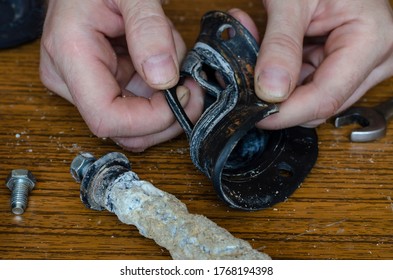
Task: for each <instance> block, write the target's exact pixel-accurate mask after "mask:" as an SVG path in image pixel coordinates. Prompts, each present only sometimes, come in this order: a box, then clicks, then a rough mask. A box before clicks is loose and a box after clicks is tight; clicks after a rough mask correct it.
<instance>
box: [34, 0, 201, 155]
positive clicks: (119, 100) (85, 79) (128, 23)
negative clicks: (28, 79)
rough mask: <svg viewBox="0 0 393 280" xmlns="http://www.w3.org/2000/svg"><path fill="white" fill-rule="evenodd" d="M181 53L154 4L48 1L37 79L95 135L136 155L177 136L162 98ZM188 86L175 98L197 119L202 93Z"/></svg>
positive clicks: (152, 0)
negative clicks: (64, 101) (73, 109)
mask: <svg viewBox="0 0 393 280" xmlns="http://www.w3.org/2000/svg"><path fill="white" fill-rule="evenodd" d="M185 52H186V48H185V44H184V42H183V40H182V39H181V37H180V35H179V33H178V32H177V31H176V30H175V29H174V27H173V26H172V23H171V22H170V21H169V20H168V18H167V17H166V16H165V15H164V12H163V10H162V7H161V1H159V0H95V1H79V0H56V1H49V6H48V12H47V17H46V21H45V26H44V32H43V37H42V46H41V64H40V71H41V78H42V81H43V83H44V84H45V85H46V86H47V87H48V88H49V89H50V90H52V91H54V92H56V93H57V94H59V95H60V96H62V97H63V98H65V99H67V100H68V101H70V102H71V103H73V104H75V105H76V107H77V108H78V110H79V112H80V113H81V115H82V117H83V118H84V120H85V121H86V123H87V125H88V126H89V128H90V130H91V131H92V132H93V133H94V134H95V135H97V136H98V137H110V138H112V139H114V140H115V141H116V142H117V143H118V144H119V145H121V146H123V147H125V148H126V149H130V150H133V151H140V150H144V149H146V148H147V147H149V146H152V145H155V144H157V143H160V142H163V141H166V140H168V139H170V138H172V137H174V136H176V135H177V134H179V133H180V132H181V128H180V126H179V125H178V124H177V123H176V122H175V119H174V117H173V114H172V112H171V110H170V108H169V106H168V105H167V102H166V100H165V97H164V95H163V94H162V92H160V91H159V90H161V89H166V88H169V87H172V86H174V85H175V84H176V83H177V81H178V79H179V60H181V58H182V57H183V56H184V55H185ZM186 85H187V88H186V87H181V88H179V90H178V97H179V100H180V102H181V104H182V105H183V106H184V107H185V110H186V112H187V113H188V115H189V117H190V118H191V119H195V118H197V116H199V114H200V113H201V112H200V111H201V110H202V103H203V98H202V93H201V90H200V89H199V88H198V87H196V86H195V85H194V84H193V83H192V82H190V81H188V82H187V84H186ZM189 89H191V90H192V91H193V94H192V95H191V94H190V90H189Z"/></svg>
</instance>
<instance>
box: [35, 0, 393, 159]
mask: <svg viewBox="0 0 393 280" xmlns="http://www.w3.org/2000/svg"><path fill="white" fill-rule="evenodd" d="M262 2H263V4H264V6H265V8H266V11H267V14H268V24H267V27H266V31H265V35H264V38H263V40H262V42H260V43H261V50H260V55H259V57H258V61H257V64H256V68H255V81H256V82H255V83H256V84H255V90H256V93H257V95H258V96H259V97H260V98H261V99H263V100H265V101H268V102H276V103H280V112H279V113H277V114H274V115H272V116H270V117H268V118H266V119H264V120H263V121H261V122H259V123H258V124H257V126H258V127H260V128H264V129H281V128H285V127H291V126H295V125H304V126H317V125H319V124H321V123H323V122H325V121H326V119H328V118H329V117H331V116H332V115H334V114H336V113H338V112H340V111H342V110H344V109H345V108H347V107H349V106H350V105H352V104H353V103H354V102H356V101H357V100H358V99H359V98H360V97H361V96H362V95H363V94H364V93H365V92H366V91H367V90H369V89H370V88H371V87H373V86H374V85H376V84H378V83H379V82H381V81H383V80H385V79H386V78H388V77H390V76H391V75H393V16H392V14H393V13H392V9H391V7H390V4H389V1H387V0H373V1H369V0H347V1H340V0H302V1H286V0H265V1H262ZM140 11H143V13H142V12H140ZM230 13H231V14H232V15H233V16H234V17H236V18H237V19H238V20H239V21H240V22H242V23H243V24H244V25H245V26H246V27H247V28H248V29H249V30H250V31H251V33H252V34H253V35H254V36H255V37H256V39H257V40H258V41H259V38H258V30H257V29H256V26H255V24H254V23H253V21H252V20H251V18H250V17H249V16H248V15H247V14H245V13H244V12H242V11H240V10H238V9H234V10H231V11H230ZM305 36H306V37H322V38H324V42H323V44H317V45H304V44H303V43H304V41H303V39H304V37H305ZM185 53H186V48H185V44H184V42H183V40H182V38H181V36H180V34H179V33H178V32H177V31H176V29H175V28H174V26H173V25H172V23H171V22H170V21H169V20H168V18H167V17H166V16H165V14H164V12H163V10H162V6H161V1H159V0H94V1H78V0H56V1H49V5H48V13H47V18H46V21H45V25H44V32H43V36H42V47H41V63H40V71H41V78H42V81H43V83H44V84H45V85H46V86H47V87H48V88H49V89H50V90H52V91H54V92H56V93H57V94H59V95H60V96H62V97H63V98H65V99H67V100H68V101H70V102H71V103H73V104H74V105H75V106H76V107H77V108H78V110H79V112H80V113H81V115H82V117H83V118H84V120H85V121H86V123H87V125H88V127H89V128H90V130H91V131H92V132H93V133H94V134H95V135H97V136H98V137H110V138H112V139H113V140H114V141H115V142H116V143H118V144H119V145H121V146H122V147H124V148H126V149H128V150H132V151H142V150H144V149H146V148H148V147H150V146H153V145H156V144H158V143H161V142H164V141H167V140H169V139H171V138H173V137H175V136H176V135H178V134H180V133H181V128H180V126H179V125H178V124H177V123H176V121H175V119H174V117H173V114H172V112H171V111H170V109H169V107H168V105H167V103H166V100H165V98H164V95H163V93H162V92H161V90H163V89H166V88H170V87H172V86H174V85H176V83H177V82H178V79H179V73H178V72H179V64H180V62H181V60H182V58H183V57H184V55H185ZM185 86H186V87H181V88H179V89H178V97H179V99H180V103H181V104H182V106H183V107H184V108H185V111H186V113H187V114H188V116H189V117H190V118H191V119H192V120H193V121H195V120H196V119H197V118H198V116H199V115H200V114H201V111H202V104H203V92H202V90H201V89H200V88H199V87H198V86H197V85H196V84H195V83H194V82H192V81H190V80H188V81H187V82H186V84H185Z"/></svg>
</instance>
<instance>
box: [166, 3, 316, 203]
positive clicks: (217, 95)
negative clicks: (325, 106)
mask: <svg viewBox="0 0 393 280" xmlns="http://www.w3.org/2000/svg"><path fill="white" fill-rule="evenodd" d="M258 51H259V48H258V45H257V43H256V41H255V39H254V38H253V37H252V35H251V34H250V33H249V32H248V30H247V29H246V28H245V27H243V26H242V25H241V24H240V23H239V22H238V21H237V20H236V19H234V18H233V17H231V16H230V15H228V14H226V13H223V12H217V11H213V12H209V13H207V14H206V15H205V16H204V17H203V18H202V22H201V32H200V34H199V37H198V40H197V43H196V44H195V46H194V48H193V49H192V50H191V51H190V52H189V53H188V55H187V57H186V58H185V60H184V62H183V65H182V69H181V80H180V82H179V85H180V84H182V83H183V82H184V79H185V78H189V77H191V78H193V79H194V80H195V81H197V82H198V84H199V85H200V86H201V87H202V88H203V89H204V90H205V91H206V102H205V110H204V112H203V114H202V116H201V117H200V118H199V120H198V121H197V123H196V124H195V125H194V124H193V123H192V122H191V121H190V119H189V118H188V117H187V115H186V113H185V112H184V110H183V108H182V106H181V105H180V102H179V101H178V99H177V97H176V87H174V88H172V89H169V90H167V91H166V98H167V100H168V103H169V105H170V107H171V109H172V111H173V112H174V114H175V116H176V118H177V120H178V121H179V123H180V125H181V126H182V127H183V129H184V131H185V133H186V135H187V137H188V140H189V143H190V153H191V159H192V161H193V163H194V164H195V166H196V167H197V168H198V169H199V170H200V171H202V172H203V173H204V174H205V175H206V176H207V177H208V178H210V179H211V180H212V182H213V185H214V188H215V190H216V192H217V194H218V195H219V197H220V198H221V199H222V200H223V201H225V202H226V203H228V204H229V206H231V207H233V208H238V209H243V210H258V209H262V208H266V207H269V206H271V205H273V204H275V203H277V202H280V201H283V200H285V199H287V198H288V197H289V196H290V195H291V194H292V193H293V192H294V191H295V190H296V189H297V188H298V187H299V185H300V184H301V183H302V182H303V180H304V178H305V177H306V176H307V174H308V173H309V172H310V170H311V169H312V167H313V165H314V163H315V161H316V159H317V155H318V144H317V135H316V132H315V129H306V128H301V127H294V128H290V129H285V130H278V131H266V130H261V129H257V128H256V127H255V123H257V122H258V121H260V120H262V119H264V118H266V117H267V116H269V115H271V114H273V113H276V112H278V106H277V105H276V104H269V103H266V102H264V101H262V100H260V99H259V98H258V97H257V96H256V95H255V92H254V66H255V63H256V59H257V55H258Z"/></svg>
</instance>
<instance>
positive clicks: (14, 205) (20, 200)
mask: <svg viewBox="0 0 393 280" xmlns="http://www.w3.org/2000/svg"><path fill="white" fill-rule="evenodd" d="M29 191H30V186H29V185H28V184H26V183H24V182H18V183H17V184H16V185H15V186H14V188H13V190H12V194H11V209H12V212H13V213H14V214H18V215H19V214H23V212H24V211H25V209H26V206H27V201H28V196H29Z"/></svg>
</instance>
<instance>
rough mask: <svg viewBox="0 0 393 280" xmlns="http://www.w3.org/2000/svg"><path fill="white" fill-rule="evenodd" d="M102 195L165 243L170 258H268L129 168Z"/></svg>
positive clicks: (107, 203) (125, 216)
mask: <svg viewBox="0 0 393 280" xmlns="http://www.w3.org/2000/svg"><path fill="white" fill-rule="evenodd" d="M105 197H106V199H105V207H106V209H107V210H108V211H111V212H113V213H115V214H116V215H117V216H118V218H119V219H120V221H122V222H123V223H125V224H130V225H134V226H136V227H137V228H138V230H139V232H140V234H142V235H143V236H145V237H147V238H151V239H153V240H154V241H155V242H156V243H157V244H159V245H160V246H162V247H165V248H166V249H167V250H168V251H169V253H170V254H171V256H172V258H173V259H270V257H269V256H268V255H266V254H264V253H261V252H259V251H257V250H254V249H253V248H252V247H251V245H250V244H249V243H248V242H247V241H245V240H242V239H239V238H235V237H234V236H233V235H231V234H230V233H229V232H228V231H227V230H226V229H224V228H221V227H219V226H218V225H217V224H216V223H214V222H213V221H211V220H209V219H208V218H206V217H205V216H202V215H195V214H190V213H189V212H188V210H187V207H186V206H185V204H184V203H182V202H181V201H180V200H178V199H177V198H176V197H175V196H173V195H171V194H169V193H166V192H163V191H161V190H159V189H157V188H156V187H155V186H153V185H152V184H151V183H149V182H146V181H140V180H138V177H137V176H136V174H135V173H133V172H127V173H125V174H123V175H121V176H119V178H117V179H116V180H115V181H114V182H113V183H112V184H111V185H110V186H109V187H108V189H107V193H106V195H105Z"/></svg>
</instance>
